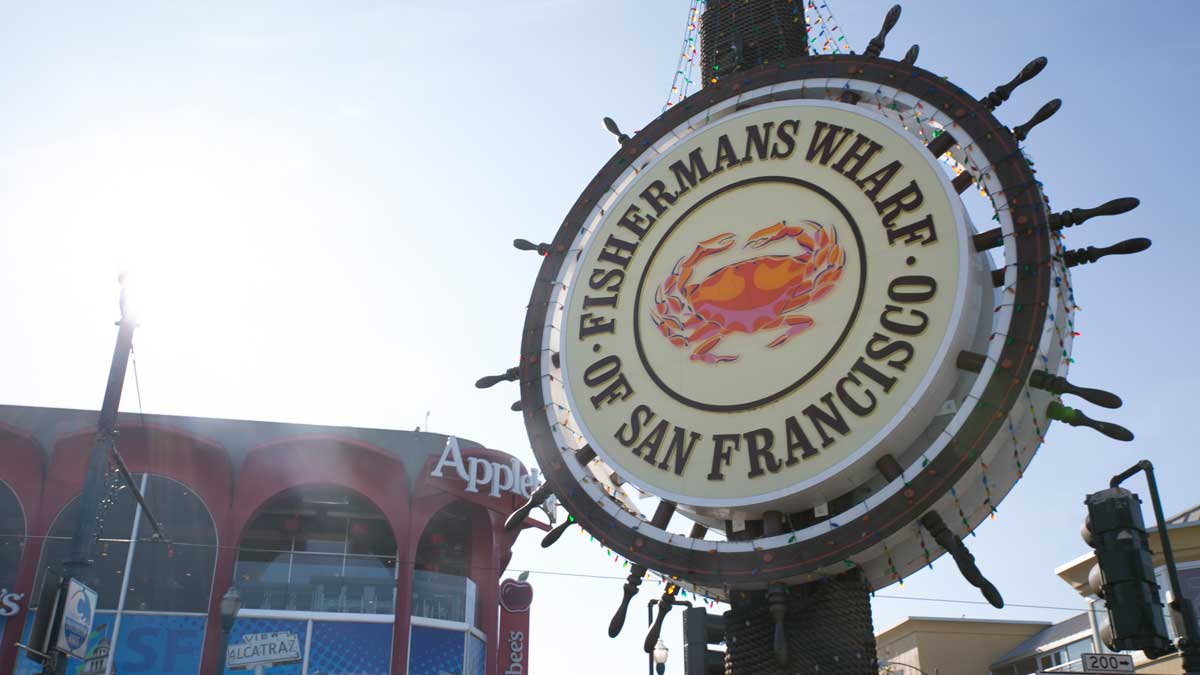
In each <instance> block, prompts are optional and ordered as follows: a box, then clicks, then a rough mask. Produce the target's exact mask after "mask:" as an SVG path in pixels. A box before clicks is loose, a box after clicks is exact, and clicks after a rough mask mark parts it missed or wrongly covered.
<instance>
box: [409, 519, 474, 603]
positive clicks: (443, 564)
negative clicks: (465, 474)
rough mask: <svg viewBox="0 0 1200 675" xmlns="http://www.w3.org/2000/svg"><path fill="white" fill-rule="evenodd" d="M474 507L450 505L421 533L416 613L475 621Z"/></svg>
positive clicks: (415, 577) (415, 576)
mask: <svg viewBox="0 0 1200 675" xmlns="http://www.w3.org/2000/svg"><path fill="white" fill-rule="evenodd" d="M472 508H473V507H472V506H471V505H469V504H466V503H464V502H455V503H452V504H449V505H447V506H445V507H443V508H442V510H440V511H438V512H437V514H435V515H434V517H433V518H431V519H430V521H429V524H428V525H426V526H425V531H424V532H422V533H421V540H420V542H418V544H417V555H416V560H415V569H414V571H413V597H412V614H413V616H418V617H425V618H429V619H440V620H442V621H455V622H458V623H465V624H469V625H475V624H476V616H475V604H476V598H477V594H476V592H475V582H474V581H472V580H471V579H470V578H469V576H468V575H469V573H470V567H471V531H472V527H471V509H472ZM474 508H477V507H474Z"/></svg>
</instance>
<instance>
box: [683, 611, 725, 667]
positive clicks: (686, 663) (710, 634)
mask: <svg viewBox="0 0 1200 675" xmlns="http://www.w3.org/2000/svg"><path fill="white" fill-rule="evenodd" d="M724 641H725V617H724V616H722V615H716V614H714V615H712V616H709V615H708V611H707V610H705V609H704V608H703V607H689V608H687V609H686V610H684V612H683V675H724V673H725V653H724V652H721V651H717V650H715V649H709V648H708V646H709V645H710V644H719V643H722V642H724Z"/></svg>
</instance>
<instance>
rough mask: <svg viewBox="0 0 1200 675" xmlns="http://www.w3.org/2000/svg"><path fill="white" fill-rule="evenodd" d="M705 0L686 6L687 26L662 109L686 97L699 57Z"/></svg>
mask: <svg viewBox="0 0 1200 675" xmlns="http://www.w3.org/2000/svg"><path fill="white" fill-rule="evenodd" d="M706 4H707V0H691V5H690V6H689V7H688V19H687V28H686V29H684V31H683V44H682V46H680V48H679V59H678V61H677V62H676V64H675V76H674V78H672V80H671V93H669V94H667V102H666V103H664V104H663V107H662V109H663V110H666V109H667V108H670V107H671V106H673V105H675V104H676V103H679V102H680V101H682V100H683V99H685V98H687V95H688V90H689V89H690V88H691V86H692V77H693V76H694V75H695V69H696V60H697V59H698V58H700V26H701V23H700V22H701V21H703V17H704V9H705V5H706Z"/></svg>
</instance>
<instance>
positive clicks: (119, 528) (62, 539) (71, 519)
mask: <svg viewBox="0 0 1200 675" xmlns="http://www.w3.org/2000/svg"><path fill="white" fill-rule="evenodd" d="M134 481H141V475H140V474H138V475H135V476H134ZM111 485H112V487H111V489H110V490H109V492H108V496H107V502H108V503H107V505H105V506H104V507H102V508H101V510H100V512H99V515H98V516H97V521H98V522H99V524H100V536H99V539H97V540H96V543H94V544H93V545H92V565H91V567H89V568H87V570H86V571H85V572H84V573H83V576H84V583H86V584H88V585H89V586H91V587H92V588H93V589H95V591H96V592H97V594H98V595H99V600H98V603H97V604H98V608H99V609H116V608H117V602H118V600H119V599H120V595H121V585H122V575H123V574H124V573H125V561H126V559H127V558H128V556H129V537H130V534H131V533H132V532H133V515H134V512H135V510H136V508H137V502H136V501H135V500H134V498H133V494H132V493H131V492H130V491H129V489H128V488H127V486H126V485H125V484H124V483H123V482H120V481H116V480H114V481H113V482H112V483H111ZM78 519H79V498H78V497H76V498H75V499H73V500H71V503H69V504H67V506H66V508H64V509H63V510H62V511H60V512H59V514H58V517H56V518H55V519H54V522H53V523H52V524H51V525H50V532H49V534H48V535H47V537H46V540H45V542H43V544H42V556H41V558H40V562H39V564H38V575H37V580H36V581H35V582H34V588H35V589H41V587H42V579H43V578H44V577H45V573H46V567H48V566H49V567H54V568H55V569H56V570H57V571H58V572H62V564H63V561H64V560H66V559H67V557H68V556H69V555H70V553H71V537H72V535H73V534H74V532H75V526H76V521H78ZM37 596H38V592H37V590H35V591H34V593H32V594H31V597H30V601H31V603H32V604H31V606H34V605H36V604H37V601H38V597H37Z"/></svg>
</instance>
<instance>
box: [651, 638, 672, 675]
mask: <svg viewBox="0 0 1200 675" xmlns="http://www.w3.org/2000/svg"><path fill="white" fill-rule="evenodd" d="M670 651H671V650H669V649H667V645H666V643H664V642H663V641H662V638H659V639H658V644H656V645H654V665H655V669H656V670H658V675H663V673H664V672H666V670H667V655H668V654H670Z"/></svg>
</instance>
